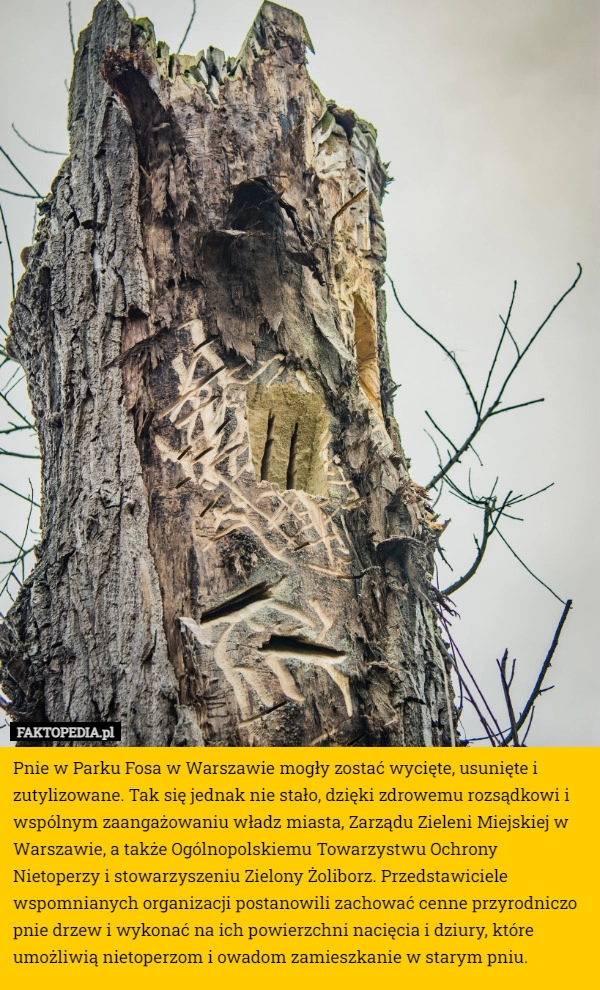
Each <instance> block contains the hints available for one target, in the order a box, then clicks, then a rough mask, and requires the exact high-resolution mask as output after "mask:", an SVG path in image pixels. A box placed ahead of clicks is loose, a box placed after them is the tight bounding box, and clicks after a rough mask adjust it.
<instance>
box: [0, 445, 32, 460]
mask: <svg viewBox="0 0 600 990" xmlns="http://www.w3.org/2000/svg"><path fill="white" fill-rule="evenodd" d="M2 454H3V455H4V456H5V457H22V458H23V459H24V460H27V461H39V459H40V455H39V454H23V453H21V452H20V451H17V450H4V449H3V448H2V447H0V456H1V455H2Z"/></svg>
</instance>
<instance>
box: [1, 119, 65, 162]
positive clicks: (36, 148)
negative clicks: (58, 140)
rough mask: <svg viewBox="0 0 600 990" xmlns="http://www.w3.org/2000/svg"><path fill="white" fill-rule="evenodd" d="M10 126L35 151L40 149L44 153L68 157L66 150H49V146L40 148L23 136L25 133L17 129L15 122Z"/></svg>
mask: <svg viewBox="0 0 600 990" xmlns="http://www.w3.org/2000/svg"><path fill="white" fill-rule="evenodd" d="M10 126H11V127H12V129H13V131H14V132H15V134H16V135H17V137H18V138H21V141H22V142H23V144H26V145H27V147H28V148H33V150H34V151H40V152H41V153H42V155H58V156H59V157H60V158H66V152H64V151H49V150H48V148H38V146H37V144H32V143H31V141H28V140H27V138H26V137H23V135H22V134H21V133H20V131H18V130H17V128H16V127H15V125H14V124H11V125H10Z"/></svg>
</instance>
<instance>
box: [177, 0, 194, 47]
mask: <svg viewBox="0 0 600 990" xmlns="http://www.w3.org/2000/svg"><path fill="white" fill-rule="evenodd" d="M195 18H196V0H192V16H191V17H190V19H189V23H188V26H187V27H186V29H185V34H184V36H183V38H182V39H181V44H180V46H179V48H178V49H177V54H178V55H179V53H180V51H181V49H182V48H183V46H184V45H185V42H186V39H187V36H188V34H189V33H190V29H191V27H192V24H193V23H194V20H195Z"/></svg>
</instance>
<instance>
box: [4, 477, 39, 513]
mask: <svg viewBox="0 0 600 990" xmlns="http://www.w3.org/2000/svg"><path fill="white" fill-rule="evenodd" d="M0 488H4V489H5V491H7V492H10V493H11V495H16V496H17V498H22V499H23V501H24V502H31V504H32V505H35V507H36V509H39V508H40V503H39V502H36V501H35V499H34V498H30V497H29V495H23V493H22V492H18V491H16V489H14V488H10V487H9V486H8V485H5V484H4V482H3V481H0Z"/></svg>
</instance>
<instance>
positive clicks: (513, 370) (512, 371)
mask: <svg viewBox="0 0 600 990" xmlns="http://www.w3.org/2000/svg"><path fill="white" fill-rule="evenodd" d="M577 269H578V271H577V275H576V277H575V278H574V280H573V282H572V283H571V285H570V286H569V288H568V289H567V290H566V291H565V292H563V294H562V296H561V297H560V299H558V300H557V301H556V302H555V303H554V306H553V307H552V309H551V310H550V311H549V312H548V314H547V315H546V317H545V318H544V319H543V320H542V322H541V323H540V325H539V327H538V328H537V330H536V331H535V333H534V334H533V335H532V336H531V337H530V339H529V341H528V343H527V344H526V346H525V347H524V348H523V350H522V351H521V353H520V354H519V356H518V357H517V359H516V361H515V362H514V364H513V366H512V368H511V369H510V371H509V372H508V374H507V376H506V378H505V379H504V383H503V385H502V387H501V389H500V391H499V392H498V396H497V398H496V401H495V403H494V405H499V403H500V401H501V399H502V396H503V394H504V392H505V390H506V387H507V386H508V383H509V382H510V380H511V378H512V376H513V374H514V373H515V371H516V370H517V368H518V366H519V364H520V363H521V361H522V360H523V358H524V357H525V355H526V354H527V351H528V350H529V349H530V348H531V347H532V346H533V344H534V343H535V341H536V340H537V338H538V337H539V335H540V333H541V332H542V330H543V329H544V327H545V326H546V324H547V323H548V321H549V320H550V319H551V318H552V316H553V315H554V313H555V312H556V310H557V309H558V307H559V306H560V305H561V303H562V302H564V300H565V299H566V298H567V296H568V295H569V293H571V292H572V291H573V289H574V288H575V286H576V285H577V283H578V282H579V279H580V278H581V276H582V273H583V268H582V267H581V265H580V264H579V262H578V263H577Z"/></svg>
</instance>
